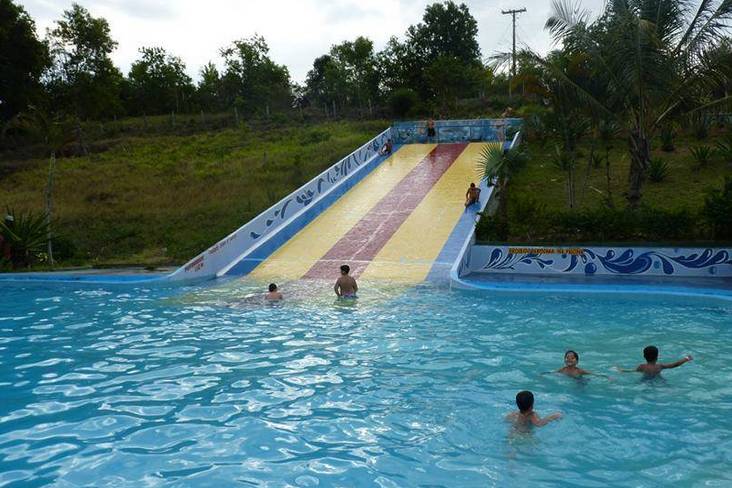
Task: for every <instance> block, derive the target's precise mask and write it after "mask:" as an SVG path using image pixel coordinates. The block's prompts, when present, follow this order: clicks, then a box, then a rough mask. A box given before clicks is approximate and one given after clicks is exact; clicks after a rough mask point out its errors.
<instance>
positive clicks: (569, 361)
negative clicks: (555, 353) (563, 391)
mask: <svg viewBox="0 0 732 488" xmlns="http://www.w3.org/2000/svg"><path fill="white" fill-rule="evenodd" d="M577 363H579V354H577V353H576V352H575V351H572V350H571V349H570V350H569V351H567V352H565V353H564V364H566V365H567V366H577Z"/></svg>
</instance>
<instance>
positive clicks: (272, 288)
mask: <svg viewBox="0 0 732 488" xmlns="http://www.w3.org/2000/svg"><path fill="white" fill-rule="evenodd" d="M269 291H277V285H275V284H274V283H270V284H269Z"/></svg>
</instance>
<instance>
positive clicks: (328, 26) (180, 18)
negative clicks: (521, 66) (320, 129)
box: [16, 0, 604, 82]
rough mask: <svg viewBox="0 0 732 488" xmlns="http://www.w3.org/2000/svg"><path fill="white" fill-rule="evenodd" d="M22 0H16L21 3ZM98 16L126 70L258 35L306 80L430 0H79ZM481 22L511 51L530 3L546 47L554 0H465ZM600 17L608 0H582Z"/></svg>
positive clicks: (533, 31) (193, 56)
mask: <svg viewBox="0 0 732 488" xmlns="http://www.w3.org/2000/svg"><path fill="white" fill-rule="evenodd" d="M16 1H17V0H16ZM19 3H20V4H21V5H23V6H24V7H25V9H26V10H27V11H28V12H29V13H30V14H31V16H32V17H33V18H34V19H35V21H36V27H37V29H38V32H39V36H41V37H43V36H45V32H46V28H48V27H51V26H52V25H53V23H54V21H56V20H58V19H59V18H61V15H62V13H63V11H64V10H67V9H69V8H71V5H72V3H73V1H72V0H20V1H19ZM77 3H79V4H80V5H82V6H84V7H85V8H87V9H88V10H89V11H90V12H91V14H92V15H93V16H95V17H99V16H101V17H104V18H105V19H107V21H108V22H109V25H110V27H111V30H112V37H113V38H114V39H115V40H116V41H117V42H118V43H119V45H118V47H117V50H116V51H115V52H114V53H113V55H112V58H113V60H114V62H115V63H116V64H117V66H118V67H120V68H121V69H122V71H123V72H124V73H125V74H126V73H127V72H128V71H129V68H130V64H132V62H133V61H134V60H135V59H137V58H138V49H139V48H140V47H142V46H146V47H150V46H162V47H164V48H165V49H166V50H167V51H168V52H169V53H171V54H174V55H176V56H179V57H180V58H182V59H183V61H184V62H185V63H186V66H187V68H188V73H189V74H190V75H191V76H192V77H193V78H194V79H196V80H197V79H198V71H199V69H200V68H201V66H202V65H204V64H205V63H207V62H208V61H214V62H215V63H216V64H218V65H220V62H221V61H220V58H219V56H218V50H219V49H220V48H221V47H223V46H225V45H228V44H229V43H230V42H231V41H233V40H235V39H241V38H244V37H250V36H251V35H253V34H254V33H259V34H261V35H263V36H264V38H265V39H266V41H267V43H268V44H269V47H270V56H271V58H272V59H273V60H274V61H275V62H277V63H278V64H284V65H286V66H287V67H288V68H289V70H290V75H291V76H292V79H293V80H294V81H297V82H303V81H304V80H305V76H306V75H307V72H308V70H309V69H310V68H311V67H312V64H313V60H314V59H315V58H316V57H318V56H320V55H322V54H324V53H326V52H327V51H328V50H329V49H330V46H331V45H333V44H337V43H340V42H342V41H344V40H353V39H355V38H356V37H357V36H359V35H363V36H366V37H368V38H370V39H371V40H373V41H374V44H375V47H376V49H377V50H380V49H381V48H382V47H383V46H384V44H385V43H386V41H387V40H388V39H389V37H391V36H393V35H396V36H398V37H399V38H400V39H403V37H404V32H405V30H406V28H407V27H408V26H409V25H411V24H416V23H418V22H420V21H421V19H422V14H423V13H424V8H425V6H426V5H428V4H430V3H433V2H431V1H427V0H359V1H356V0H77ZM465 3H466V4H467V5H468V7H469V8H470V11H471V13H472V14H473V16H474V17H475V18H476V19H477V20H478V30H479V33H478V36H479V39H478V40H479V43H480V48H481V51H482V53H483V56H484V57H485V56H488V55H490V54H493V53H495V52H498V51H509V50H510V49H511V16H509V15H501V10H505V9H511V8H521V7H526V9H527V10H528V12H526V13H524V14H521V15H520V16H519V18H518V27H517V29H516V32H517V37H518V42H519V44H526V45H528V46H530V47H531V48H532V49H534V50H537V51H540V52H546V51H547V50H548V49H549V48H550V47H551V41H550V39H549V36H548V35H547V33H546V31H544V28H543V27H544V22H545V21H546V19H547V17H548V15H549V11H550V8H551V1H550V0H467V1H465ZM582 4H583V6H584V7H585V8H586V9H588V10H590V11H591V12H592V13H593V14H598V13H599V12H600V11H601V9H602V6H603V4H604V0H583V1H582Z"/></svg>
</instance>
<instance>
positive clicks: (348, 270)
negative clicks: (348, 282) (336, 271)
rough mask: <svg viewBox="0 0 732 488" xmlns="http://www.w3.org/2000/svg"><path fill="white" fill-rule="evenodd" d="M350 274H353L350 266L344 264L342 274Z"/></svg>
mask: <svg viewBox="0 0 732 488" xmlns="http://www.w3.org/2000/svg"><path fill="white" fill-rule="evenodd" d="M350 272H351V267H350V266H348V265H347V264H344V265H343V266H341V273H343V274H348V273H350Z"/></svg>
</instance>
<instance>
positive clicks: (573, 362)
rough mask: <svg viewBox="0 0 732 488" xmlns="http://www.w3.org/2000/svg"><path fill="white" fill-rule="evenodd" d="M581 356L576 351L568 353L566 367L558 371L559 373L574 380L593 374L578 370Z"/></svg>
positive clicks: (565, 360)
mask: <svg viewBox="0 0 732 488" xmlns="http://www.w3.org/2000/svg"><path fill="white" fill-rule="evenodd" d="M577 363H579V354H577V353H576V352H574V351H567V352H565V353H564V367H563V368H560V369H558V370H557V373H562V374H566V375H567V376H571V377H573V378H578V377H580V376H582V375H584V374H592V373H591V372H589V371H587V370H585V369H582V368H578V367H577Z"/></svg>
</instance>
